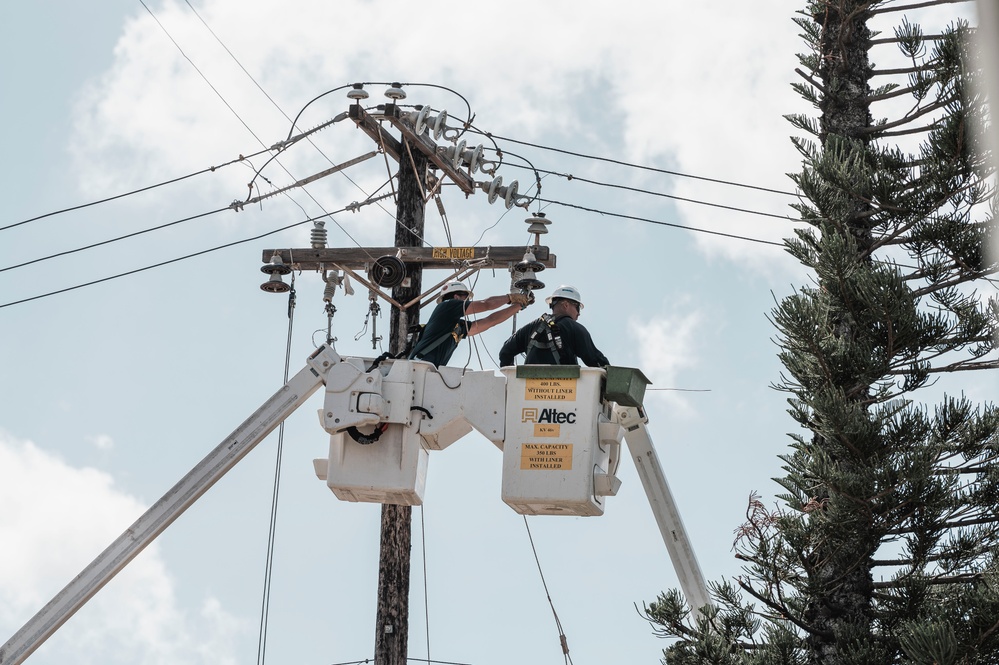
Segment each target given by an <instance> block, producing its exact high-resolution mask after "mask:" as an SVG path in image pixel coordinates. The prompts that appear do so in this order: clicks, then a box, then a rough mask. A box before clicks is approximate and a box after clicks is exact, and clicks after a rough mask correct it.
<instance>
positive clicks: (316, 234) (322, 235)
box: [309, 222, 326, 249]
mask: <svg viewBox="0 0 999 665" xmlns="http://www.w3.org/2000/svg"><path fill="white" fill-rule="evenodd" d="M309 239H310V240H311V241H312V249H324V248H325V247H326V222H314V223H313V227H312V234H311V235H310V238H309Z"/></svg>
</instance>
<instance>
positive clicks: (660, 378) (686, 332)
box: [628, 303, 704, 414]
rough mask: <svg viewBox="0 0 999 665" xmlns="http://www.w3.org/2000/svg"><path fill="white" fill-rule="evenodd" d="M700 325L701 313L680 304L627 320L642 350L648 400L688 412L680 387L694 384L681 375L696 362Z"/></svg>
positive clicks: (698, 356) (687, 405)
mask: <svg viewBox="0 0 999 665" xmlns="http://www.w3.org/2000/svg"><path fill="white" fill-rule="evenodd" d="M703 324H704V315H703V313H702V312H701V311H699V310H691V309H690V308H689V306H687V305H685V304H682V303H681V304H679V305H678V306H676V307H675V308H674V310H673V311H672V312H668V313H665V314H660V315H657V316H654V317H652V318H650V319H640V318H637V317H632V318H631V319H630V320H629V321H628V333H629V335H630V336H631V337H632V338H633V339H634V340H635V341H636V344H637V346H638V347H639V348H641V349H642V371H643V372H644V373H645V375H646V376H647V377H648V378H649V380H650V381H651V382H652V386H650V388H649V392H647V393H646V399H647V400H648V399H649V398H652V399H659V400H661V401H662V402H664V403H665V404H666V405H668V406H669V408H670V409H671V410H672V411H673V412H674V413H677V412H679V413H686V414H689V413H690V412H691V409H692V407H691V406H690V403H689V402H688V401H687V400H686V399H685V398H684V397H683V392H682V391H681V390H680V389H696V388H697V387H696V386H689V385H684V384H683V381H685V380H686V379H685V378H684V379H682V378H681V375H682V374H683V372H684V370H689V369H692V368H694V367H696V366H697V365H698V363H699V360H700V355H699V352H700V350H701V349H700V348H699V344H698V340H699V339H702V333H703V330H702V328H703Z"/></svg>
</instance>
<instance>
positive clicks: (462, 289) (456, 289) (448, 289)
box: [437, 281, 472, 302]
mask: <svg viewBox="0 0 999 665" xmlns="http://www.w3.org/2000/svg"><path fill="white" fill-rule="evenodd" d="M451 293H467V294H468V299H469V300H471V299H472V290H471V289H469V288H468V285H467V284H465V283H464V282H458V281H454V282H448V283H447V284H445V285H444V288H442V289H441V294H440V296H438V297H437V302H441V301H442V300H444V296H446V295H448V294H451Z"/></svg>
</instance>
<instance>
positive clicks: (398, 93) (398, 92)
mask: <svg viewBox="0 0 999 665" xmlns="http://www.w3.org/2000/svg"><path fill="white" fill-rule="evenodd" d="M385 96H386V97H388V98H389V99H391V100H392V101H394V102H397V101H400V100H403V99H406V91H405V90H403V89H402V84H401V83H393V84H392V86H391V87H390V88H389V89H388V90H386V91H385Z"/></svg>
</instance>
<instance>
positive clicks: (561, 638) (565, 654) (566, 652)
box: [523, 515, 572, 665]
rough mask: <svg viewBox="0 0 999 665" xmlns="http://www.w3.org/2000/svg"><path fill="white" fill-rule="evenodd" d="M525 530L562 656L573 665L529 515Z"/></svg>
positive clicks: (525, 520) (525, 519) (525, 521)
mask: <svg viewBox="0 0 999 665" xmlns="http://www.w3.org/2000/svg"><path fill="white" fill-rule="evenodd" d="M523 517H524V528H525V529H527V539H528V540H529V541H530V543H531V551H532V552H533V553H534V562H535V563H536V564H537V565H538V574H539V575H540V576H541V586H543V587H544V589H545V596H546V597H547V598H548V604H549V605H550V606H551V608H552V614H553V615H554V616H555V626H556V628H558V639H559V643H560V644H561V645H562V654H563V657H564V659H565V662H566V663H569V664H570V665H571V664H572V656H570V655H569V642H568V640H567V639H566V637H565V631H564V630H562V621H561V620H560V619H559V618H558V612H556V611H555V603H553V602H552V596H551V594H550V593H549V592H548V583H547V582H545V573H544V571H542V570H541V560H540V559H539V558H538V550H537V548H536V547H535V546H534V537H533V536H532V535H531V527H530V525H529V524H528V523H527V515H524V516H523Z"/></svg>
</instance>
